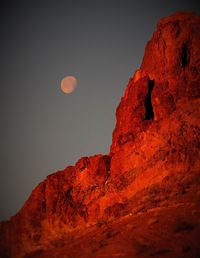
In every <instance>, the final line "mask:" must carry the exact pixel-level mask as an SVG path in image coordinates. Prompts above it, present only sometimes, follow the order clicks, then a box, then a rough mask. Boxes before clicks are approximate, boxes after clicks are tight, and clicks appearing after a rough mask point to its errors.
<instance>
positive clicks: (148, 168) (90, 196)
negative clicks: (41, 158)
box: [0, 13, 200, 258]
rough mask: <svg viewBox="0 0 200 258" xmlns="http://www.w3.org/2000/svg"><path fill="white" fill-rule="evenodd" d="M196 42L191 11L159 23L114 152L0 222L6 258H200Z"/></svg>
mask: <svg viewBox="0 0 200 258" xmlns="http://www.w3.org/2000/svg"><path fill="white" fill-rule="evenodd" d="M199 45H200V17H199V16H197V15H195V14H194V13H176V14H174V15H172V16H170V17H167V18H164V19H162V20H160V21H159V22H158V25H157V30H156V32H155V33H154V34H153V37H152V39H151V40H150V41H149V42H148V43H147V46H146V49H145V54H144V58H143V61H142V65H141V67H140V69H138V70H137V71H136V72H135V74H134V76H133V78H131V79H130V80H129V82H128V85H127V87H126V90H125V94H124V96H123V97H122V99H121V102H120V104H119V106H118V108H117V111H116V127H115V129H114V132H113V140H112V145H111V148H110V153H109V154H108V155H100V154H99V155H95V156H92V157H84V158H81V159H80V160H79V161H78V162H77V163H76V164H75V165H74V166H69V167H67V168H66V169H64V170H63V171H58V172H56V173H54V174H52V175H49V176H48V177H47V178H46V179H45V181H43V182H42V183H40V184H39V185H38V186H37V187H36V188H35V189H34V190H33V192H32V194H31V195H30V197H29V199H28V200H27V202H26V203H25V204H24V206H23V207H22V209H21V210H20V211H19V212H18V213H17V214H16V215H15V216H13V217H12V218H11V219H10V220H9V221H6V222H1V225H0V234H1V236H0V257H14V258H18V257H26V258H28V257H29V258H30V257H59V258H60V257H71V258H75V257H83V258H84V257H107V258H108V257H109V258H110V257H127V258H129V257H143V258H146V257H170V258H179V257H181V258H182V257H185V258H186V257H187V258H188V257H194V258H198V257H200V246H199V239H200V151H199V150H200V110H199V109H200V74H199V70H200V51H199ZM97 137H98V136H97Z"/></svg>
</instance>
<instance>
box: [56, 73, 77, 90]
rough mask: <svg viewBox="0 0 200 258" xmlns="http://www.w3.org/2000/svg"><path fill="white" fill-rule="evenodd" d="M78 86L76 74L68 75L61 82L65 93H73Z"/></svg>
mask: <svg viewBox="0 0 200 258" xmlns="http://www.w3.org/2000/svg"><path fill="white" fill-rule="evenodd" d="M76 87H77V79H76V78H75V77H74V76H66V77H64V78H63V79H62V81H61V83H60V88H61V90H62V92H64V93H65V94H69V93H72V92H73V91H74V90H75V89H76Z"/></svg>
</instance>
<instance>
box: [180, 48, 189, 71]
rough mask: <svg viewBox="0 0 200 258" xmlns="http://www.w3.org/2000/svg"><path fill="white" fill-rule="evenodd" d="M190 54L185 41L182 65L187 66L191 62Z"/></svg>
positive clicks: (182, 51)
mask: <svg viewBox="0 0 200 258" xmlns="http://www.w3.org/2000/svg"><path fill="white" fill-rule="evenodd" d="M189 61H190V55H189V51H188V44H187V43H184V44H183V46H182V50H181V66H182V67H186V66H187V64H189Z"/></svg>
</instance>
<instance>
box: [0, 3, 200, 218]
mask: <svg viewBox="0 0 200 258" xmlns="http://www.w3.org/2000/svg"><path fill="white" fill-rule="evenodd" d="M3 2H4V3H2V4H1V11H0V12H1V15H0V24H1V58H0V69H1V76H0V85H1V94H0V98H1V99H0V112H1V127H0V135H1V153H0V154H1V155H0V158H1V161H0V165H1V167H0V169H1V170H0V220H2V219H8V218H9V217H10V216H11V215H14V214H15V213H16V212H17V211H18V210H19V209H20V208H21V206H22V205H23V204H24V202H25V200H27V198H28V197H29V195H30V193H31V191H32V190H33V189H34V188H35V187H36V186H37V184H38V183H40V182H41V181H42V180H44V179H45V177H46V176H47V175H49V174H51V173H53V172H56V171H57V170H62V169H64V168H65V167H67V166H68V165H73V164H74V163H76V161H77V160H78V159H79V158H81V157H82V156H89V155H94V154H98V153H102V154H106V153H108V152H109V147H110V144H111V139H112V131H113V129H114V126H115V110H116V107H117V105H118V104H119V101H120V98H121V97H122V95H123V93H124V90H125V87H126V84H127V82H128V80H129V78H130V77H132V76H133V74H134V72H135V70H136V69H137V68H139V67H140V64H141V61H142V57H143V54H144V49H145V45H146V43H147V41H148V40H149V39H150V38H151V36H152V33H153V32H154V31H155V28H156V23H157V21H158V20H159V19H160V18H162V17H165V16H168V15H170V14H173V13H174V12H176V11H195V12H196V13H199V12H200V4H199V0H196V1H195V0H193V1H192V0H187V1H186V0H182V1H181V0H180V1H173V0H166V1H161V0H160V1H155V0H154V1H153V0H152V1H148V0H146V1H144V0H140V1H135V0H130V1H128V0H91V1H87V0H86V1H85V0H82V1H81V0H80V1H76V0H72V1H68V0H65V1H64V0H60V1H59V0H57V1H51V0H49V1H42V0H41V1H29V0H27V1H20V0H18V1H3ZM67 75H73V76H75V77H76V78H77V81H78V84H77V88H76V90H75V91H74V92H73V93H71V94H64V93H63V92H62V91H61V90H60V82H61V80H62V79H63V78H64V77H65V76H67Z"/></svg>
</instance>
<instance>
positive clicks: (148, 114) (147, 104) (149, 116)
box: [144, 80, 154, 120]
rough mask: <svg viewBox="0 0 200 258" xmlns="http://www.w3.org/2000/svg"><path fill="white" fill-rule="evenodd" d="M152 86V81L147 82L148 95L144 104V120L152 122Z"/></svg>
mask: <svg viewBox="0 0 200 258" xmlns="http://www.w3.org/2000/svg"><path fill="white" fill-rule="evenodd" d="M153 86H154V80H149V84H148V93H147V96H146V98H145V102H144V105H145V109H146V113H145V117H144V120H153V119H154V112H153V106H152V102H151V93H152V90H153Z"/></svg>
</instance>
